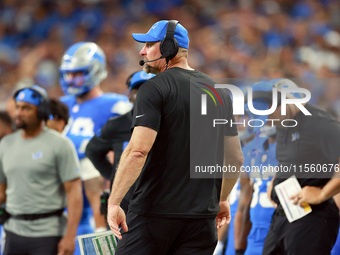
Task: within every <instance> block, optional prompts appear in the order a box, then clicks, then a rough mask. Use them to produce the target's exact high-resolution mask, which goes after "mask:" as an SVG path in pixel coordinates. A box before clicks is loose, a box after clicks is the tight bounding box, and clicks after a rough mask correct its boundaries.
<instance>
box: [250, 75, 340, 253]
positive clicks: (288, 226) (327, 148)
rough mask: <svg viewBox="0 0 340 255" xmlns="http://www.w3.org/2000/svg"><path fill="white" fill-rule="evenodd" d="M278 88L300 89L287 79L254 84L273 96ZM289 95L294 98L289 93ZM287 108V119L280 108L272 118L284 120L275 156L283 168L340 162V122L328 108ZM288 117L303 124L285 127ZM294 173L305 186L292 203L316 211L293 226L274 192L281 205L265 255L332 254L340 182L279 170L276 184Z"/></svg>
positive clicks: (278, 135) (279, 131) (308, 105)
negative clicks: (305, 113) (307, 204)
mask: <svg viewBox="0 0 340 255" xmlns="http://www.w3.org/2000/svg"><path fill="white" fill-rule="evenodd" d="M273 87H276V88H277V89H278V91H279V92H280V91H281V89H282V88H285V87H287V88H290V89H293V88H296V87H297V86H296V84H294V83H293V82H292V81H290V80H287V79H285V80H273V81H271V82H268V83H256V84H254V85H252V89H253V91H257V92H259V91H261V92H267V94H270V95H271V93H272V89H273ZM264 94H265V93H261V95H264ZM280 96H281V95H279V96H278V97H279V98H280ZM288 96H289V94H288ZM290 96H293V94H291V93H290ZM254 98H255V101H256V100H260V101H269V105H271V101H270V99H268V97H265V96H260V94H259V93H258V97H254ZM266 98H267V99H266ZM286 107H287V115H281V105H280V106H278V107H277V109H276V110H275V111H274V112H273V113H272V114H271V115H269V119H279V120H280V121H275V122H274V123H275V124H278V126H277V127H278V128H277V131H276V138H277V150H276V158H277V160H278V161H279V164H280V165H281V166H290V165H296V166H299V165H302V166H304V165H305V164H321V165H326V164H327V166H329V165H328V164H338V163H339V156H340V136H339V135H338V134H339V133H340V124H339V122H337V121H336V120H335V119H334V118H333V117H331V116H330V114H328V113H327V112H325V111H324V110H322V109H320V108H318V107H316V106H314V105H311V104H309V103H307V104H305V105H304V107H305V108H306V109H307V110H308V111H309V112H310V113H311V115H304V114H303V113H302V112H301V111H300V109H299V108H298V107H297V106H296V105H295V104H287V106H286ZM268 109H269V107H268ZM283 119H294V120H296V121H297V123H298V124H297V125H296V126H295V127H282V126H281V121H282V120H283ZM292 175H296V176H297V178H298V181H299V183H300V185H301V187H302V190H301V192H299V194H297V195H296V196H294V197H293V198H292V199H294V200H295V201H294V202H296V203H299V204H300V205H302V203H304V202H307V203H309V204H311V205H312V212H311V213H310V214H308V215H306V216H305V217H303V218H301V219H299V220H297V221H294V222H292V223H289V222H288V220H287V218H286V216H285V215H284V212H283V209H282V206H281V205H280V203H279V200H278V198H277V195H276V193H275V190H274V189H273V190H272V193H271V198H272V200H273V201H274V202H275V203H277V204H278V206H277V208H276V210H275V212H274V215H273V218H272V222H271V226H270V229H269V232H268V235H267V237H266V240H265V244H264V247H263V254H275V255H276V254H320V255H322V254H330V251H331V249H332V247H333V245H334V243H335V240H336V237H337V233H338V229H339V213H338V209H337V207H336V205H335V203H334V200H333V199H332V196H333V195H335V194H336V193H338V192H339V191H340V179H339V178H333V179H330V178H329V177H328V178H326V177H327V176H324V175H322V173H317V174H316V175H313V174H312V173H310V172H309V173H308V172H303V173H301V174H300V173H294V172H291V173H284V172H278V173H276V178H275V180H274V186H275V185H277V184H279V183H280V182H282V181H284V180H285V179H286V178H288V177H290V176H292ZM320 175H321V176H320ZM320 177H322V178H320ZM316 240H317V241H316Z"/></svg>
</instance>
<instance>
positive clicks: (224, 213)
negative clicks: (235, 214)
mask: <svg viewBox="0 0 340 255" xmlns="http://www.w3.org/2000/svg"><path fill="white" fill-rule="evenodd" d="M230 220H231V215H230V206H229V202H228V200H224V201H220V211H219V212H218V214H217V216H216V226H217V229H219V228H220V227H222V226H223V225H224V224H229V222H230Z"/></svg>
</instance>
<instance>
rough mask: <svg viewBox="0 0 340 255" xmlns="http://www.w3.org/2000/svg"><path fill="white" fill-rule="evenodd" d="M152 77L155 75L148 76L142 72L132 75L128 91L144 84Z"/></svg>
mask: <svg viewBox="0 0 340 255" xmlns="http://www.w3.org/2000/svg"><path fill="white" fill-rule="evenodd" d="M154 76H156V75H154V74H152V73H149V74H148V73H146V72H144V71H139V72H136V73H135V74H134V75H132V78H131V81H130V84H129V90H132V89H134V88H135V87H136V86H137V85H138V84H141V83H144V82H146V81H147V80H149V79H151V78H152V77H154Z"/></svg>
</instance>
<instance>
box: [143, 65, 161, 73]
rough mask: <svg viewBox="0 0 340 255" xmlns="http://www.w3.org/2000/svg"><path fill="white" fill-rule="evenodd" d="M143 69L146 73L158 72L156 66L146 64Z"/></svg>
mask: <svg viewBox="0 0 340 255" xmlns="http://www.w3.org/2000/svg"><path fill="white" fill-rule="evenodd" d="M143 71H144V72H146V73H153V74H158V73H159V70H158V69H157V68H155V67H152V66H149V65H147V64H146V65H144V66H143Z"/></svg>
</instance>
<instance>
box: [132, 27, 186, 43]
mask: <svg viewBox="0 0 340 255" xmlns="http://www.w3.org/2000/svg"><path fill="white" fill-rule="evenodd" d="M168 22H169V21H168V20H161V21H158V22H156V23H155V24H153V25H152V27H151V28H150V29H149V31H148V32H147V33H146V34H139V33H133V34H132V37H133V39H135V40H136V41H137V42H141V43H145V42H158V41H162V40H163V39H164V38H165V35H166V28H167V25H168ZM175 39H176V40H177V42H178V46H179V47H182V48H186V49H188V48H189V37H188V31H187V30H186V29H185V28H184V27H183V26H182V25H181V24H180V23H178V24H177V26H176V29H175Z"/></svg>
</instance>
